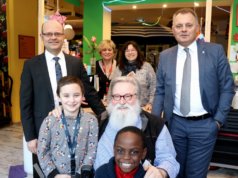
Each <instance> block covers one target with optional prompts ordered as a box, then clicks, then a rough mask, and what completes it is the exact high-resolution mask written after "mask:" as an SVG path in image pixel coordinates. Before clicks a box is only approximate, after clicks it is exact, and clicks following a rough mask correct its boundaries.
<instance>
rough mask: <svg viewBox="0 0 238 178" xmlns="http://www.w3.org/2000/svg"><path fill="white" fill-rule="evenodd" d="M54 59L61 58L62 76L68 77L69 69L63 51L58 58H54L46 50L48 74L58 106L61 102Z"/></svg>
mask: <svg viewBox="0 0 238 178" xmlns="http://www.w3.org/2000/svg"><path fill="white" fill-rule="evenodd" d="M54 57H59V64H60V67H61V71H62V76H66V75H67V69H66V62H65V56H64V54H63V52H62V51H61V52H60V53H59V54H58V55H57V56H54V55H53V54H51V53H50V52H49V51H47V50H45V58H46V63H47V68H48V73H49V77H50V83H51V88H52V92H53V95H54V103H55V106H58V105H59V100H58V97H57V94H56V89H57V80H56V73H55V60H54V59H53V58H54Z"/></svg>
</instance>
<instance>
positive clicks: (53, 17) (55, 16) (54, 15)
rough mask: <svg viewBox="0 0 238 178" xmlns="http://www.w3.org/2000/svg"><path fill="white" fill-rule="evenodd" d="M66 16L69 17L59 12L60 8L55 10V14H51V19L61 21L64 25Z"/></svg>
mask: <svg viewBox="0 0 238 178" xmlns="http://www.w3.org/2000/svg"><path fill="white" fill-rule="evenodd" d="M66 18H67V17H65V16H63V15H61V14H60V13H59V10H57V11H56V12H55V14H53V15H51V16H50V17H49V20H57V21H58V22H59V23H61V24H62V25H64V23H65V21H66Z"/></svg>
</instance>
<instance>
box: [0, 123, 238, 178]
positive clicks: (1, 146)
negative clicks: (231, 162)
mask: <svg viewBox="0 0 238 178" xmlns="http://www.w3.org/2000/svg"><path fill="white" fill-rule="evenodd" d="M22 145H23V143H22V127H21V125H20V124H14V125H11V126H9V127H3V128H0V178H8V172H9V167H10V166H14V165H22V164H23V151H22V147H23V146H22ZM19 178H21V177H19ZM27 178H32V176H31V175H28V177H27ZM208 178H238V170H234V169H225V168H220V169H218V170H215V171H209V174H208Z"/></svg>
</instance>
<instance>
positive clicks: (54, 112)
mask: <svg viewBox="0 0 238 178" xmlns="http://www.w3.org/2000/svg"><path fill="white" fill-rule="evenodd" d="M61 114H62V106H58V107H56V108H55V109H54V110H52V111H50V112H49V114H48V116H54V117H56V118H60V116H61Z"/></svg>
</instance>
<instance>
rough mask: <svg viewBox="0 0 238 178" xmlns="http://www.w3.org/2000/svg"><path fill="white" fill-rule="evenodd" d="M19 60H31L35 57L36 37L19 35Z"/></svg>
mask: <svg viewBox="0 0 238 178" xmlns="http://www.w3.org/2000/svg"><path fill="white" fill-rule="evenodd" d="M18 45H19V47H18V48H19V58H20V59H29V58H32V57H33V56H35V37H34V36H25V35H18Z"/></svg>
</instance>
